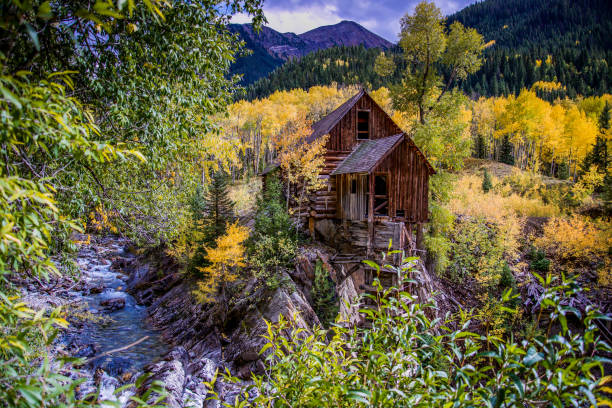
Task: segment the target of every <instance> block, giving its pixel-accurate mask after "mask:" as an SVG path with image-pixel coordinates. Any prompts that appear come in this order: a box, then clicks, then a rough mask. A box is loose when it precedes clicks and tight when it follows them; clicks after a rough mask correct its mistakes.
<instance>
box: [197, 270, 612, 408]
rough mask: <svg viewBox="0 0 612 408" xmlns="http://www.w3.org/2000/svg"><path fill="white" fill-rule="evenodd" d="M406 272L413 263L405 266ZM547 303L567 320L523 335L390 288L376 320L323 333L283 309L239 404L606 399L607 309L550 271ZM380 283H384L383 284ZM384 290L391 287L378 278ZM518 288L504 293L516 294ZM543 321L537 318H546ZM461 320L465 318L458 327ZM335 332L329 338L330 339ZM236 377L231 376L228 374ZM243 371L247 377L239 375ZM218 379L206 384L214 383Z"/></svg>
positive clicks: (589, 402)
mask: <svg viewBox="0 0 612 408" xmlns="http://www.w3.org/2000/svg"><path fill="white" fill-rule="evenodd" d="M398 272H399V273H402V274H405V273H406V271H405V270H402V271H398ZM540 283H541V284H542V286H543V287H544V288H545V291H544V293H543V294H542V296H541V299H540V302H539V303H538V304H541V305H545V306H542V307H543V308H544V309H542V310H541V313H540V314H539V316H540V317H539V318H537V319H536V322H537V323H540V322H541V320H540V319H542V317H543V316H548V317H549V318H550V321H551V322H552V325H554V326H555V327H557V326H558V327H559V330H558V333H557V334H556V335H555V336H549V335H541V334H539V333H538V332H537V331H536V330H532V331H531V332H530V333H527V337H526V338H525V339H524V341H521V342H515V341H514V340H513V337H510V338H508V339H505V338H503V337H500V336H498V335H496V334H495V333H493V334H490V335H480V334H477V333H473V332H470V331H469V330H467V327H469V325H470V320H471V315H470V314H469V313H467V312H462V313H461V314H460V315H459V316H457V317H455V318H450V317H448V318H447V320H438V319H436V320H431V319H429V318H428V315H429V314H430V313H429V312H431V311H432V310H435V309H436V305H435V303H433V302H432V303H427V304H419V303H416V301H415V298H414V297H412V296H411V295H409V294H408V293H406V292H400V291H397V290H396V289H390V290H388V291H386V292H384V293H379V294H378V295H377V296H370V298H372V299H373V300H375V301H376V299H381V300H380V301H379V303H378V308H376V309H365V310H362V312H363V313H364V314H366V315H367V316H369V319H370V322H371V328H367V329H365V328H357V327H351V328H347V327H342V326H340V327H334V330H333V332H331V333H330V332H327V331H325V330H316V331H315V332H314V333H310V332H309V331H307V330H305V329H303V328H298V327H297V324H294V323H293V321H292V320H291V321H288V320H286V319H284V318H283V317H282V316H281V318H280V319H279V322H278V323H277V324H274V325H272V324H269V330H268V335H267V336H266V339H267V341H268V343H267V344H266V345H265V346H264V347H263V349H262V350H261V352H262V353H263V354H266V355H267V357H266V369H265V373H266V374H265V375H262V376H257V375H256V376H254V378H253V385H252V386H250V387H248V388H247V391H246V392H248V395H247V394H246V393H245V394H243V395H242V398H236V400H235V403H234V405H229V406H234V407H264V406H274V407H291V406H293V407H439V406H447V405H448V406H451V405H452V406H458V407H470V406H471V407H511V406H512V407H523V406H534V405H536V406H554V407H563V406H598V405H606V404H609V402H610V401H609V399H608V398H607V397H606V395H605V394H604V392H605V387H604V386H605V385H606V384H607V383H609V382H610V381H611V379H610V378H609V377H605V378H600V377H601V376H603V372H604V370H603V364H602V358H601V357H599V356H598V355H600V354H604V353H607V352H610V351H612V349H611V348H610V346H608V345H607V344H606V343H605V342H603V341H601V340H600V337H599V334H598V329H597V326H596V325H595V322H596V320H597V319H599V318H603V317H604V316H603V315H601V314H599V313H598V312H597V311H595V310H592V309H588V310H587V311H586V313H585V314H584V315H583V316H581V315H580V313H578V311H576V310H575V309H573V308H571V307H569V306H566V304H567V303H565V302H566V301H567V299H568V298H571V297H573V296H575V295H576V294H577V292H578V288H577V287H576V286H575V285H574V284H573V283H572V282H558V283H557V282H556V281H554V280H553V278H551V277H548V278H546V279H540ZM376 284H378V283H376ZM378 288H379V291H382V287H381V286H380V285H379V284H378ZM510 298H511V295H510V291H507V293H506V294H505V295H504V296H503V297H502V299H501V301H500V302H507V301H510V300H511V299H510ZM569 316H572V317H575V318H577V319H581V320H582V323H583V327H584V333H583V334H578V333H574V332H573V331H570V330H569V328H568V326H567V320H566V319H567V317H569ZM536 326H537V325H536ZM451 327H458V328H459V329H456V330H453V329H451ZM328 336H329V338H328ZM226 378H228V379H230V380H231V378H229V377H227V376H226ZM236 380H237V379H236ZM214 382H215V380H213V381H212V382H211V383H208V384H206V385H207V386H208V387H209V389H210V392H211V393H213V394H214V395H216V393H215V391H214Z"/></svg>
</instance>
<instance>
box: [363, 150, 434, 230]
mask: <svg viewBox="0 0 612 408" xmlns="http://www.w3.org/2000/svg"><path fill="white" fill-rule="evenodd" d="M374 171H375V172H379V171H380V172H388V173H389V181H388V184H389V185H388V188H389V215H390V216H395V215H396V212H397V210H404V214H405V217H404V219H403V220H404V221H406V222H408V223H421V222H427V220H428V215H429V214H428V211H427V209H428V199H429V190H428V189H429V169H428V167H427V164H426V163H425V160H424V159H423V157H422V156H421V155H420V154H419V153H418V151H417V149H416V147H415V146H413V145H412V143H411V142H410V141H408V140H405V141H403V142H402V144H401V145H400V146H398V147H397V148H396V149H395V150H394V151H393V152H392V153H391V154H390V155H389V156H388V157H387V158H386V159H385V160H384V161H383V162H382V163H380V164H379V165H378V166H377V167H376V168H375V169H374Z"/></svg>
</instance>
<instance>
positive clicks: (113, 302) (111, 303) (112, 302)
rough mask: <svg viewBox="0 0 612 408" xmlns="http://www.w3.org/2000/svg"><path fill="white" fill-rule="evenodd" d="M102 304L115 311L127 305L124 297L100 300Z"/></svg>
mask: <svg viewBox="0 0 612 408" xmlns="http://www.w3.org/2000/svg"><path fill="white" fill-rule="evenodd" d="M100 306H103V307H104V308H105V309H106V310H107V311H109V312H114V311H116V310H119V309H123V308H124V307H125V299H124V298H122V297H116V298H111V299H106V300H103V301H102V302H100Z"/></svg>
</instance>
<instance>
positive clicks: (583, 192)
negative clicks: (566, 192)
mask: <svg viewBox="0 0 612 408" xmlns="http://www.w3.org/2000/svg"><path fill="white" fill-rule="evenodd" d="M604 177H605V174H603V173H600V172H599V170H598V169H597V166H591V168H590V169H589V171H587V172H586V173H584V174H583V175H582V176H581V177H580V180H579V181H578V182H577V183H576V184H574V186H573V187H572V193H573V195H574V198H575V199H576V200H577V201H579V202H581V203H583V204H585V203H586V202H588V201H589V200H590V199H591V195H592V194H593V192H594V191H595V189H596V188H597V187H599V186H602V185H603V182H604Z"/></svg>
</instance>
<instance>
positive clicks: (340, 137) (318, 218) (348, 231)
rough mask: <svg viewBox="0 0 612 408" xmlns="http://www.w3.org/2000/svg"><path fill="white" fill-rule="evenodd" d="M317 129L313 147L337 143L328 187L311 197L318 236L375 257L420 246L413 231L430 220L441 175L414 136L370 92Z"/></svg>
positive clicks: (331, 148) (329, 154)
mask: <svg viewBox="0 0 612 408" xmlns="http://www.w3.org/2000/svg"><path fill="white" fill-rule="evenodd" d="M312 127H313V133H312V134H311V135H310V137H309V138H308V141H309V142H312V141H314V140H315V139H317V138H320V137H323V136H325V135H329V138H328V140H327V144H326V156H325V166H324V169H323V171H322V172H321V175H320V177H321V178H324V179H326V180H327V183H326V187H325V188H323V189H321V190H319V191H317V192H316V193H315V194H312V195H311V196H310V198H309V203H308V205H307V208H306V211H303V213H305V214H307V215H308V217H309V226H310V229H311V231H319V232H320V234H321V235H322V236H324V238H326V239H327V240H337V239H340V238H342V239H344V240H345V241H346V242H349V243H351V244H352V245H353V246H355V247H365V248H367V252H368V254H371V253H372V251H373V250H375V249H386V248H388V245H389V240H392V242H393V248H395V249H405V248H406V247H407V246H408V245H410V244H411V243H413V242H414V240H413V239H412V237H413V232H412V231H413V228H414V227H416V226H420V225H421V224H422V223H425V222H427V221H428V196H429V191H428V187H429V177H430V175H432V174H434V173H435V171H434V169H433V167H432V166H431V164H430V163H429V162H428V161H427V159H426V158H425V156H424V155H423V153H422V152H421V151H420V150H419V148H418V147H417V146H416V145H415V144H414V142H413V141H412V140H411V138H410V137H409V136H408V135H406V134H405V133H403V132H402V130H401V129H400V128H399V126H398V125H397V124H396V123H395V122H394V121H393V120H392V119H391V118H390V117H389V115H388V114H387V113H386V112H385V111H384V110H383V109H382V108H381V107H380V106H379V105H378V104H377V103H376V102H375V101H374V100H373V99H372V97H370V95H368V93H367V92H366V91H365V90H361V91H360V92H359V93H357V94H356V95H355V96H353V97H352V98H350V99H349V100H347V101H346V102H345V103H343V104H342V105H341V106H339V107H338V108H337V109H336V110H334V111H333V112H331V113H330V114H329V115H327V116H325V117H324V118H323V119H321V120H320V121H319V122H317V123H315V124H314V125H313V126H312ZM265 173H266V174H269V171H268V172H265ZM416 229H417V231H419V230H420V228H416ZM330 231H332V232H331V233H330Z"/></svg>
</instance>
